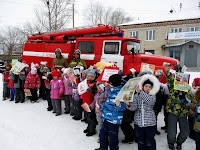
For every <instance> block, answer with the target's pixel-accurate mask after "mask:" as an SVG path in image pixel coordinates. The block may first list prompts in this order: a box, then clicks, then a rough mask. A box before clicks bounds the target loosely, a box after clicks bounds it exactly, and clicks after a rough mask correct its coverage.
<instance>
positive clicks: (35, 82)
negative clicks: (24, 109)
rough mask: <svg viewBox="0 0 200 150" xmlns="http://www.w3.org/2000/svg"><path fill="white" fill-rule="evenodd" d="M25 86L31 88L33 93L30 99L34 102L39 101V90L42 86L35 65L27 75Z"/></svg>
mask: <svg viewBox="0 0 200 150" xmlns="http://www.w3.org/2000/svg"><path fill="white" fill-rule="evenodd" d="M24 88H25V89H30V91H31V95H32V96H30V100H31V102H32V103H35V102H39V101H38V96H37V90H38V89H39V88H40V77H39V75H38V73H37V69H36V68H35V67H31V71H30V72H29V74H28V75H27V77H26V80H25V84H24Z"/></svg>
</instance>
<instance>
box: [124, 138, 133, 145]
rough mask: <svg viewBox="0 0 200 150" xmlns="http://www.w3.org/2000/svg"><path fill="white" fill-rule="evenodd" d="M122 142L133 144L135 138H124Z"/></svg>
mask: <svg viewBox="0 0 200 150" xmlns="http://www.w3.org/2000/svg"><path fill="white" fill-rule="evenodd" d="M122 143H124V144H132V143H133V139H126V138H125V139H124V140H122Z"/></svg>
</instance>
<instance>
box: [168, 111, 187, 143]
mask: <svg viewBox="0 0 200 150" xmlns="http://www.w3.org/2000/svg"><path fill="white" fill-rule="evenodd" d="M177 123H179V128H180V132H179V134H178V137H177V138H176V134H177ZM189 133H190V130H189V123H188V119H187V118H186V117H178V116H176V115H174V114H173V113H168V127H167V141H168V143H169V144H174V143H176V142H177V143H179V144H182V143H183V142H185V140H186V139H187V136H188V135H189Z"/></svg>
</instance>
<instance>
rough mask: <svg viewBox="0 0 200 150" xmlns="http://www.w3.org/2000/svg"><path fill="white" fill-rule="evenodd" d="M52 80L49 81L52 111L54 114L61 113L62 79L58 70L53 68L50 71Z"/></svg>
mask: <svg viewBox="0 0 200 150" xmlns="http://www.w3.org/2000/svg"><path fill="white" fill-rule="evenodd" d="M51 75H52V77H53V80H51V82H50V87H51V102H52V105H53V113H56V116H59V115H61V112H62V111H61V96H62V94H63V91H64V86H63V81H62V79H60V78H59V72H58V71H57V70H54V71H53V72H52V73H51Z"/></svg>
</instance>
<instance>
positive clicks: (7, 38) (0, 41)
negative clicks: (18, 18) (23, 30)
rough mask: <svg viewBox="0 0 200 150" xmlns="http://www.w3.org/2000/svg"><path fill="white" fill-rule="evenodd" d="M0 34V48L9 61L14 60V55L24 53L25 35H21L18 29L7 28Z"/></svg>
mask: <svg viewBox="0 0 200 150" xmlns="http://www.w3.org/2000/svg"><path fill="white" fill-rule="evenodd" d="M1 30H2V31H1V32H0V47H1V49H2V51H3V53H4V54H6V55H7V56H8V57H9V58H8V59H9V60H11V59H12V55H13V54H21V53H22V45H23V41H24V40H25V37H24V35H22V34H20V30H19V29H18V28H17V27H11V26H7V27H4V28H3V29H1Z"/></svg>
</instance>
